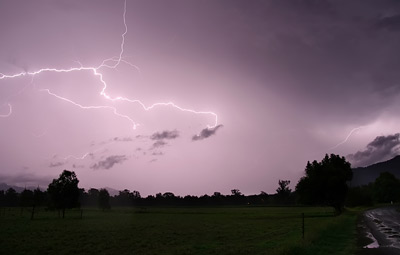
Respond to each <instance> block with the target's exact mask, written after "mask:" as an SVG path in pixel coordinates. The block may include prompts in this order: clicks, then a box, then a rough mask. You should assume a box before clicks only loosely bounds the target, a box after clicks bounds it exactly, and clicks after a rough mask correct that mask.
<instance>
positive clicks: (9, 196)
mask: <svg viewBox="0 0 400 255" xmlns="http://www.w3.org/2000/svg"><path fill="white" fill-rule="evenodd" d="M4 199H5V202H6V206H17V205H18V193H17V191H15V189H13V188H8V189H7V190H6V193H5V194H4Z"/></svg>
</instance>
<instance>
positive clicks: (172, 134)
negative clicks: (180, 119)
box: [150, 130, 179, 140]
mask: <svg viewBox="0 0 400 255" xmlns="http://www.w3.org/2000/svg"><path fill="white" fill-rule="evenodd" d="M178 137H179V132H178V130H173V131H168V130H166V131H163V132H161V133H159V132H157V133H154V134H152V135H151V136H150V139H151V140H162V139H168V140H170V139H176V138H178Z"/></svg>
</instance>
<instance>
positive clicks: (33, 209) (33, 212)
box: [31, 206, 35, 220]
mask: <svg viewBox="0 0 400 255" xmlns="http://www.w3.org/2000/svg"><path fill="white" fill-rule="evenodd" d="M34 214H35V206H33V207H32V213H31V220H33V215H34Z"/></svg>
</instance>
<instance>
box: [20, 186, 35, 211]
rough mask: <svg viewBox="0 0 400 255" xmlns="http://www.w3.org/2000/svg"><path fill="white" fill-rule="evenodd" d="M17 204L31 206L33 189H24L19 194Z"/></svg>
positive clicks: (32, 203)
mask: <svg viewBox="0 0 400 255" xmlns="http://www.w3.org/2000/svg"><path fill="white" fill-rule="evenodd" d="M19 204H20V206H22V207H28V206H33V205H34V200H33V191H32V190H29V189H24V190H23V191H22V192H21V194H20V199H19Z"/></svg>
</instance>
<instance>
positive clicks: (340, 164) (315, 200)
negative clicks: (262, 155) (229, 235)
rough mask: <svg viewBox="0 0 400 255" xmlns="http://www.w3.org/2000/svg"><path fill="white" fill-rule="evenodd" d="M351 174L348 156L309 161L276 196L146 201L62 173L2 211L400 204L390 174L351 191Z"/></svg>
mask: <svg viewBox="0 0 400 255" xmlns="http://www.w3.org/2000/svg"><path fill="white" fill-rule="evenodd" d="M352 176H353V174H352V170H351V165H350V163H349V162H347V161H346V159H345V158H344V157H340V156H339V155H335V154H331V155H325V157H324V158H323V159H322V160H321V161H320V162H318V161H316V160H314V161H313V162H311V163H310V162H307V164H306V167H305V176H303V177H302V178H301V179H300V180H299V181H298V183H297V185H296V188H295V190H294V191H292V190H291V189H290V188H289V184H290V181H289V180H279V181H278V188H277V189H276V193H275V194H267V193H266V192H263V191H261V192H260V194H257V195H248V196H245V195H244V194H242V193H241V192H240V190H238V189H232V190H231V194H229V195H223V194H221V193H220V192H214V193H213V194H212V195H207V194H205V195H203V196H192V195H186V196H176V195H175V194H174V193H172V192H166V193H157V194H156V195H149V196H147V197H142V196H141V195H140V192H139V191H130V190H127V189H125V190H123V191H119V194H118V195H115V196H110V194H109V192H108V191H107V190H106V189H95V188H90V189H89V190H88V191H85V190H84V189H81V188H79V187H78V184H79V180H78V178H77V176H76V174H75V173H74V172H71V171H68V170H64V171H63V172H62V173H61V174H60V176H59V178H57V179H54V180H53V181H52V182H51V183H50V184H49V185H48V188H47V190H46V191H42V190H40V189H39V188H37V189H35V190H33V191H32V190H27V189H25V190H24V191H22V192H21V193H17V192H16V191H15V190H14V189H13V188H9V189H8V190H6V191H4V190H0V206H2V207H4V206H7V207H13V206H20V207H33V210H34V208H35V207H36V206H46V207H47V208H49V209H55V210H58V211H59V212H62V216H63V217H64V215H65V210H66V209H68V208H74V207H82V206H83V207H98V208H100V209H102V210H107V209H110V208H111V207H126V206H140V207H145V206H223V205H319V206H332V207H333V208H335V210H336V212H337V213H341V212H342V209H343V207H344V206H345V205H348V206H359V205H372V204H373V203H388V202H397V201H398V200H399V199H400V180H398V179H396V177H394V176H393V175H392V174H390V173H382V174H381V175H380V176H379V177H378V178H377V179H376V181H375V182H374V183H371V184H369V185H366V186H361V187H349V186H348V184H349V182H350V181H351V179H352Z"/></svg>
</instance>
